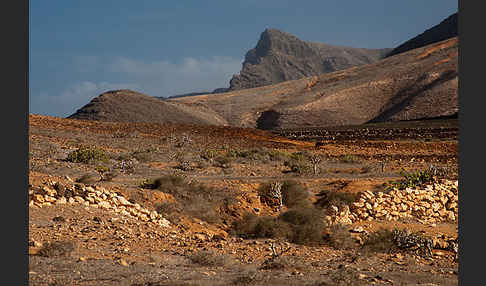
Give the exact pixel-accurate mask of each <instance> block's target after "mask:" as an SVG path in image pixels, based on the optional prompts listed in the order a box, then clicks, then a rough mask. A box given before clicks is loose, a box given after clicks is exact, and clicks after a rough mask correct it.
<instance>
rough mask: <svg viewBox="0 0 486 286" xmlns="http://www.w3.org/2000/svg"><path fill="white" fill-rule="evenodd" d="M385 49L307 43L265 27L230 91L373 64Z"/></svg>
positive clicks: (231, 82) (235, 76) (232, 83)
mask: <svg viewBox="0 0 486 286" xmlns="http://www.w3.org/2000/svg"><path fill="white" fill-rule="evenodd" d="M388 51H389V49H375V50H372V49H359V48H350V47H339V46H332V45H328V44H324V43H314V42H306V41H302V40H300V39H299V38H298V37H296V36H294V35H292V34H290V33H287V32H283V31H280V30H278V29H265V31H263V32H262V33H261V34H260V39H259V40H258V42H257V44H256V46H255V48H253V49H251V50H249V51H248V52H247V53H246V55H245V61H244V62H243V67H242V70H241V71H240V73H239V74H238V75H234V76H233V78H232V79H231V81H230V90H238V89H245V88H253V87H259V86H265V85H270V84H275V83H279V82H283V81H287V80H294V79H300V78H303V77H308V76H313V75H318V74H323V73H328V72H333V71H337V70H341V69H345V68H349V67H353V66H357V65H361V64H368V63H374V62H376V61H377V60H379V59H381V58H382V56H383V55H384V54H385V53H386V52H388Z"/></svg>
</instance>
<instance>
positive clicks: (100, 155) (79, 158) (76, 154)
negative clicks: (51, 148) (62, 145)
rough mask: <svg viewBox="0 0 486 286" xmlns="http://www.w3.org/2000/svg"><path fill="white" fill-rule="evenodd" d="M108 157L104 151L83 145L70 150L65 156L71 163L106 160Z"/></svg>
mask: <svg viewBox="0 0 486 286" xmlns="http://www.w3.org/2000/svg"><path fill="white" fill-rule="evenodd" d="M108 160H109V157H108V155H107V154H106V153H105V151H103V150H101V149H98V148H94V147H91V148H89V147H83V148H79V149H77V150H74V151H72V152H71V153H69V154H68V156H67V161H69V162H73V163H85V164H87V163H91V162H99V161H101V162H108Z"/></svg>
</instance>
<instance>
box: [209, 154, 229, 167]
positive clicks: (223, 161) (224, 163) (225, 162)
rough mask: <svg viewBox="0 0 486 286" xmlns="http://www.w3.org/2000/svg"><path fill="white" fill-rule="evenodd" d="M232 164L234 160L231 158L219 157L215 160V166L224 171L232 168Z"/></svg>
mask: <svg viewBox="0 0 486 286" xmlns="http://www.w3.org/2000/svg"><path fill="white" fill-rule="evenodd" d="M231 163H233V158H231V157H229V156H217V157H216V158H214V160H213V166H215V167H219V168H223V169H226V168H231Z"/></svg>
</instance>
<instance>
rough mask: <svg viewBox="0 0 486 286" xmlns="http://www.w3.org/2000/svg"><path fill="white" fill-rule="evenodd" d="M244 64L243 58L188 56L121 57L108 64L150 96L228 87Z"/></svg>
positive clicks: (108, 70)
mask: <svg viewBox="0 0 486 286" xmlns="http://www.w3.org/2000/svg"><path fill="white" fill-rule="evenodd" d="M241 64H242V60H241V59H235V58H231V57H218V56H215V57H211V58H207V59H197V58H191V57H187V58H184V59H183V60H182V61H180V62H177V63H173V62H169V61H152V62H146V61H141V60H136V59H131V58H118V59H116V60H114V61H113V62H112V63H111V64H109V65H108V66H107V69H106V71H107V72H112V73H118V74H121V75H123V76H124V78H126V79H130V80H133V81H136V82H137V83H139V85H140V86H141V87H142V88H143V89H144V90H143V92H145V93H147V94H149V95H152V96H170V95H174V94H180V93H186V92H197V91H212V90H214V89H215V88H220V87H228V86H229V80H230V79H231V77H232V76H233V74H236V73H238V72H239V70H240V69H241Z"/></svg>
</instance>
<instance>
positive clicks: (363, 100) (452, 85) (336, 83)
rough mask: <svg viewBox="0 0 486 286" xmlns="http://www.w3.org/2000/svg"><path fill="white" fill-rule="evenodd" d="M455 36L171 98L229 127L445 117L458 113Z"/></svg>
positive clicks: (334, 123) (269, 127)
mask: <svg viewBox="0 0 486 286" xmlns="http://www.w3.org/2000/svg"><path fill="white" fill-rule="evenodd" d="M457 57H458V38H457V37H455V38H452V39H449V40H446V41H443V42H438V43H434V44H431V45H428V46H425V47H422V48H418V49H414V50H411V51H408V52H405V53H401V54H398V55H395V56H392V57H388V58H386V59H383V60H380V61H378V62H376V63H371V64H367V65H360V66H356V67H353V68H349V69H345V70H341V71H336V72H333V73H327V74H321V75H319V76H314V77H307V78H303V79H298V80H291V81H285V82H282V83H278V84H274V85H269V86H263V87H257V88H251V89H244V90H235V91H230V92H226V93H221V94H211V95H200V96H193V97H184V98H177V99H170V100H168V101H169V102H180V103H182V102H183V103H187V104H197V105H199V106H205V107H207V108H208V109H211V110H214V112H215V113H217V114H220V115H221V116H222V117H223V118H224V119H225V120H226V121H227V122H228V123H229V124H230V125H233V126H244V127H258V128H262V129H282V128H296V127H306V126H336V125H347V124H362V123H366V122H370V121H374V122H377V121H396V120H411V119H420V118H433V117H439V116H448V115H453V114H457V112H458V92H457V87H458V67H457V64H458V59H457Z"/></svg>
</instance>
